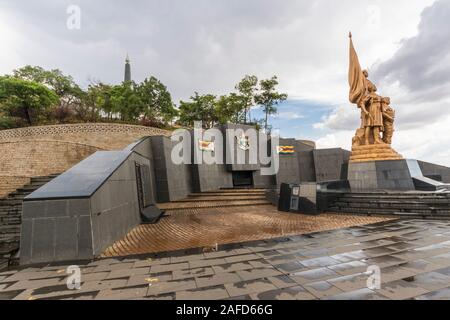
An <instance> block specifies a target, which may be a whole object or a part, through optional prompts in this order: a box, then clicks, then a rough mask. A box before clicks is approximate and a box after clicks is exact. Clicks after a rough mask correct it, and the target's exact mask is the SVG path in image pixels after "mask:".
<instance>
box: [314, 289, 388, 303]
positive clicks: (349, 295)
mask: <svg viewBox="0 0 450 320" xmlns="http://www.w3.org/2000/svg"><path fill="white" fill-rule="evenodd" d="M322 299H323V300H388V298H386V297H384V296H382V295H380V294H378V293H376V292H374V291H372V290H370V289H367V288H363V289H358V290H353V291H350V292H344V293H340V294H337V295H333V296H326V297H323V298H322Z"/></svg>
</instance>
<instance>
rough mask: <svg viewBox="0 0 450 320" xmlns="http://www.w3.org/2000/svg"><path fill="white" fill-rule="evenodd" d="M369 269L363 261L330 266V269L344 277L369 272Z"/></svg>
mask: <svg viewBox="0 0 450 320" xmlns="http://www.w3.org/2000/svg"><path fill="white" fill-rule="evenodd" d="M367 267H368V265H367V264H366V263H364V262H362V261H350V262H345V263H340V264H336V265H333V266H328V268H329V269H331V270H333V271H335V272H337V273H339V274H340V275H343V276H347V275H351V274H356V273H361V272H365V271H367Z"/></svg>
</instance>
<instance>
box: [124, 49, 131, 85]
mask: <svg viewBox="0 0 450 320" xmlns="http://www.w3.org/2000/svg"><path fill="white" fill-rule="evenodd" d="M124 81H125V82H129V81H131V65H130V58H129V57H128V54H127V58H126V59H125V77H124Z"/></svg>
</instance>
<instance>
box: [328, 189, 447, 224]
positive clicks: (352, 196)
mask: <svg viewBox="0 0 450 320" xmlns="http://www.w3.org/2000/svg"><path fill="white" fill-rule="evenodd" d="M329 211H332V212H342V213H352V214H365V215H372V214H375V215H394V216H402V217H417V218H450V193H449V192H393V193H382V192H379V193H343V194H341V195H339V196H338V197H337V200H336V201H335V202H334V203H333V204H332V205H331V206H330V207H329Z"/></svg>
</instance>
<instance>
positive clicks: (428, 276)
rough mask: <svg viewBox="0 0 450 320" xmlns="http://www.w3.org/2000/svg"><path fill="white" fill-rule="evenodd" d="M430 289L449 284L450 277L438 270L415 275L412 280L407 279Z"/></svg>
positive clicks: (440, 287)
mask: <svg viewBox="0 0 450 320" xmlns="http://www.w3.org/2000/svg"><path fill="white" fill-rule="evenodd" d="M407 282H409V283H411V284H414V285H417V286H419V287H421V288H424V289H426V290H428V291H436V290H439V289H443V288H446V287H448V286H449V283H450V277H449V276H446V275H444V274H442V273H438V272H427V273H422V274H419V275H416V276H414V278H413V280H412V281H407Z"/></svg>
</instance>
